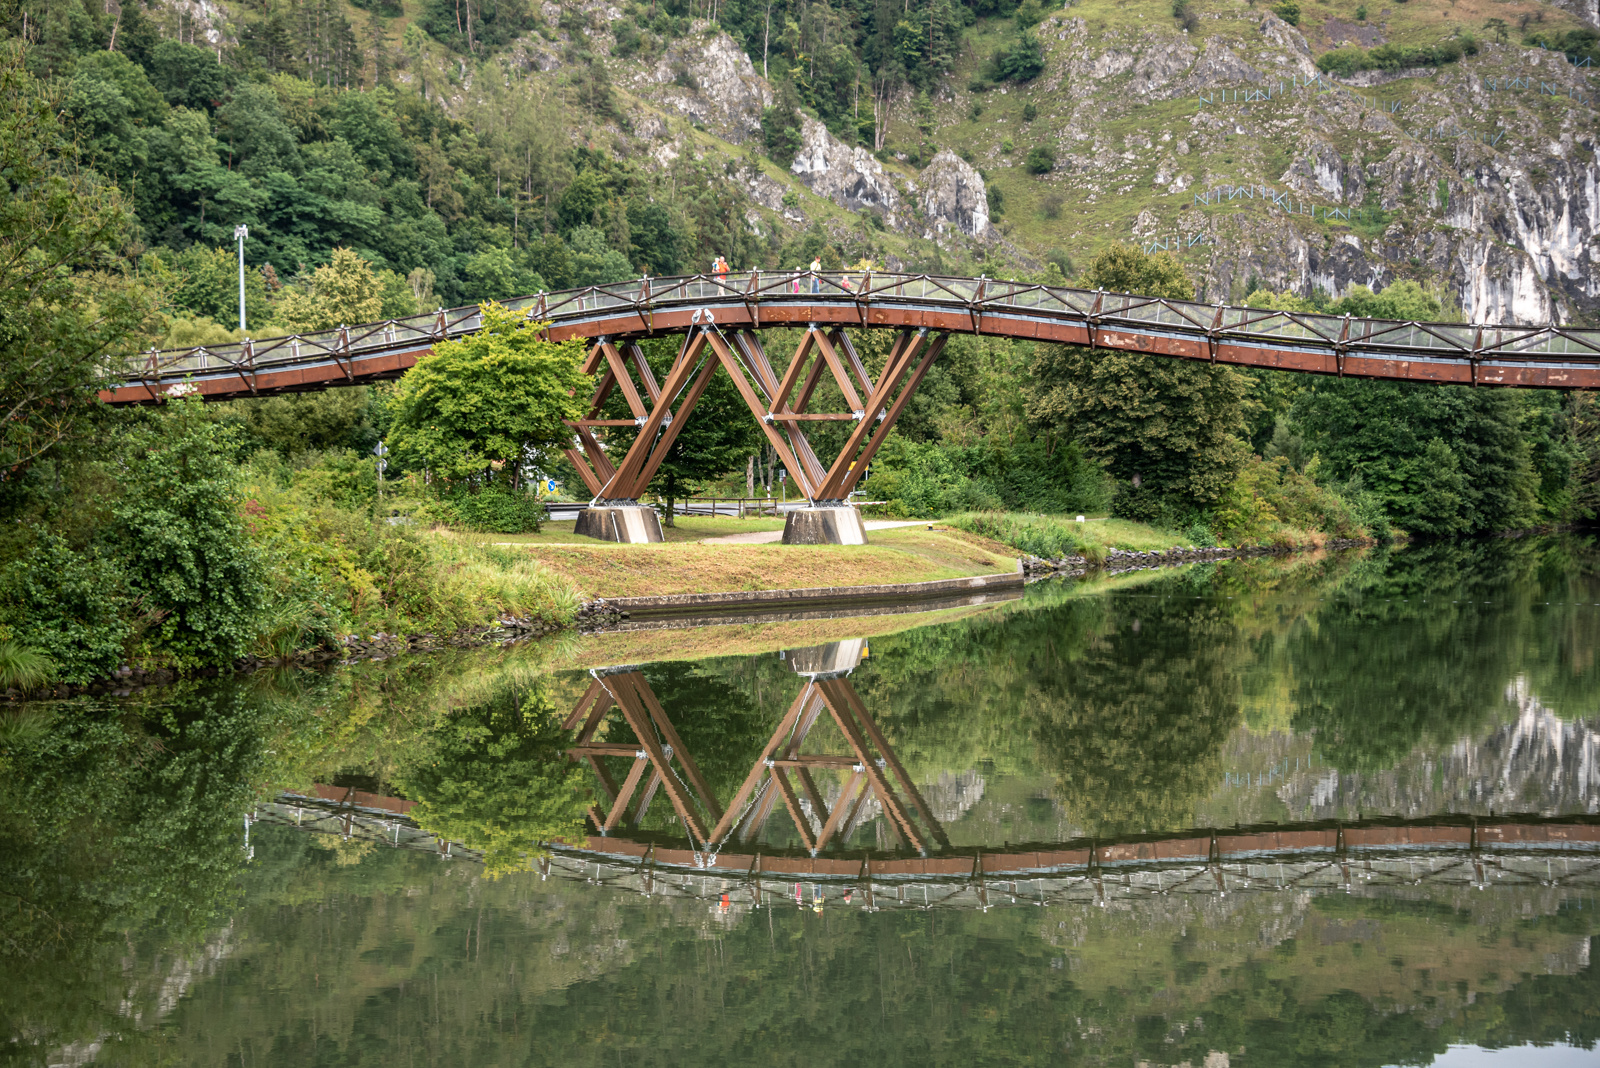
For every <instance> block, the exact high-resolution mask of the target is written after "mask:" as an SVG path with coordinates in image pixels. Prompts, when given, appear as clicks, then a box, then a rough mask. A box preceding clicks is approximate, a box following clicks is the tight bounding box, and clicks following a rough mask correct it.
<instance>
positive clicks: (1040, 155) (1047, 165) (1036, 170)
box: [1026, 145, 1056, 174]
mask: <svg viewBox="0 0 1600 1068" xmlns="http://www.w3.org/2000/svg"><path fill="white" fill-rule="evenodd" d="M1026 164H1027V168H1028V173H1029V174H1049V173H1050V171H1051V170H1053V169H1054V168H1055V165H1056V150H1055V149H1054V148H1051V147H1050V146H1049V145H1034V146H1033V147H1032V148H1030V149H1028V158H1027V160H1026Z"/></svg>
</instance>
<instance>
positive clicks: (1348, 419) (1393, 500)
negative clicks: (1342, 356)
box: [1289, 378, 1539, 535]
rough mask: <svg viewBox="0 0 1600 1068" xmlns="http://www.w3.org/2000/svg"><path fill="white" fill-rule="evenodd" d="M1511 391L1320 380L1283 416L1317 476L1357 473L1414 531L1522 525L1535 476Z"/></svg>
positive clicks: (1532, 506) (1533, 507) (1534, 505)
mask: <svg viewBox="0 0 1600 1068" xmlns="http://www.w3.org/2000/svg"><path fill="white" fill-rule="evenodd" d="M1521 408H1522V402H1521V401H1520V400H1519V398H1517V397H1516V396H1514V395H1513V394H1512V392H1511V391H1510V390H1490V389H1471V388H1470V387H1462V386H1428V385H1414V384H1411V383H1404V382H1375V381H1369V380H1363V379H1355V378H1342V379H1341V378H1326V379H1317V380H1316V381H1314V382H1312V383H1311V384H1309V385H1307V386H1305V387H1304V388H1303V389H1302V390H1301V391H1300V393H1299V394H1298V395H1297V396H1296V397H1295V399H1294V403H1293V406H1292V407H1291V408H1290V410H1289V420H1290V422H1291V423H1292V424H1293V426H1294V427H1295V429H1296V430H1298V431H1299V432H1300V433H1301V434H1303V435H1304V437H1305V443H1306V448H1307V449H1309V450H1312V451H1314V452H1315V453H1316V454H1317V455H1318V456H1319V457H1320V458H1321V477H1324V478H1331V479H1333V480H1336V481H1342V482H1348V481H1351V480H1353V479H1359V480H1360V482H1361V484H1362V485H1363V486H1364V487H1365V488H1366V489H1367V490H1368V491H1370V492H1372V493H1375V494H1377V495H1378V497H1379V499H1380V500H1381V501H1382V503H1383V508H1384V511H1385V512H1386V513H1387V514H1388V516H1389V518H1390V519H1391V520H1392V521H1393V522H1394V523H1395V525H1396V526H1399V527H1400V528H1402V529H1403V530H1407V531H1410V532H1412V533H1414V534H1431V535H1452V534H1461V533H1466V532H1469V531H1489V530H1501V529H1507V528H1511V527H1516V526H1522V525H1526V524H1527V523H1529V522H1531V521H1533V519H1534V518H1535V517H1536V516H1537V513H1538V501H1537V497H1536V493H1537V490H1538V485H1539V479H1538V476H1537V475H1536V473H1535V472H1534V469H1533V464H1532V458H1531V456H1530V452H1529V448H1528V442H1527V440H1526V438H1525V436H1524V435H1523V432H1522V426H1521V423H1522V411H1521Z"/></svg>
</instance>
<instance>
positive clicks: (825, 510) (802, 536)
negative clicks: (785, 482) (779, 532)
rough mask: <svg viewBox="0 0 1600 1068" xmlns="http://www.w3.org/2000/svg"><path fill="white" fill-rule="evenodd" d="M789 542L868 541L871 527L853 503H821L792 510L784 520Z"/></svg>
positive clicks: (788, 543) (786, 536)
mask: <svg viewBox="0 0 1600 1068" xmlns="http://www.w3.org/2000/svg"><path fill="white" fill-rule="evenodd" d="M783 543H784V544H785V545H865V544H866V543H867V528H866V525H865V524H864V523H862V522H861V513H860V512H858V511H857V510H856V508H855V505H851V504H833V505H818V506H814V507H811V508H799V509H796V510H795V511H793V512H790V513H789V515H788V517H787V518H786V519H784V521H783Z"/></svg>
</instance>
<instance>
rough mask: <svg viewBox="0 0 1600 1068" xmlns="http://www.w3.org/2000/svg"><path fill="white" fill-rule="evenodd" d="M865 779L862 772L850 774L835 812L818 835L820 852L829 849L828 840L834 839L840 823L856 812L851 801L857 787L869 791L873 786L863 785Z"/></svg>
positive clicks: (835, 804) (836, 803)
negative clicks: (834, 833)
mask: <svg viewBox="0 0 1600 1068" xmlns="http://www.w3.org/2000/svg"><path fill="white" fill-rule="evenodd" d="M863 778H864V775H863V773H862V772H859V771H852V772H851V773H850V778H849V780H848V781H846V782H845V784H844V790H843V791H841V792H840V794H839V800H838V801H837V802H835V803H834V806H833V811H832V812H830V813H828V822H827V823H824V824H823V825H822V830H821V831H820V832H819V833H818V834H817V851H818V852H821V851H822V850H824V849H827V848H828V839H830V838H832V837H833V832H834V831H837V830H838V829H839V826H840V821H842V820H843V819H844V818H845V816H846V815H847V814H848V813H851V812H854V811H855V808H854V806H852V805H851V804H850V800H851V795H852V794H854V793H855V792H856V787H857V786H864V787H866V788H867V789H870V788H871V786H872V784H871V783H870V782H869V783H862V781H861V780H862V779H863Z"/></svg>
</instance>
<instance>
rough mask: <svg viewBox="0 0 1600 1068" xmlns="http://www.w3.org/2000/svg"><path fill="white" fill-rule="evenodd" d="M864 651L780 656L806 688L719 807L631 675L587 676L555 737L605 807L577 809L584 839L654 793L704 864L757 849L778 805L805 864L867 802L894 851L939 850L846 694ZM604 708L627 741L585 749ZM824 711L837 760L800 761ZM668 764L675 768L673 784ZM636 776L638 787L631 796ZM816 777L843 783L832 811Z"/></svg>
mask: <svg viewBox="0 0 1600 1068" xmlns="http://www.w3.org/2000/svg"><path fill="white" fill-rule="evenodd" d="M865 645H866V643H865V642H864V641H863V640H862V639H860V638H857V639H854V640H851V641H845V642H834V643H833V644H831V645H824V646H816V647H812V648H807V649H797V650H793V651H792V652H790V653H789V654H788V662H789V665H790V667H792V668H793V669H794V670H795V672H796V673H797V674H799V675H801V676H802V677H804V678H805V679H806V682H805V683H804V685H803V686H802V687H801V689H800V694H799V696H797V697H796V698H795V699H794V701H793V702H792V703H791V704H790V705H789V709H788V711H787V712H785V713H784V716H783V719H782V720H780V721H779V723H778V726H777V728H776V729H775V730H774V731H773V732H772V736H771V737H770V738H769V739H768V740H767V744H766V745H765V746H764V747H763V748H762V750H761V754H760V755H759V756H758V757H757V758H756V761H755V764H754V765H753V766H752V767H751V769H750V773H749V774H748V775H747V776H745V779H744V782H743V783H742V784H741V785H740V787H739V789H738V791H737V792H736V793H735V794H734V796H733V799H732V801H731V802H729V804H728V805H727V807H726V808H724V807H723V806H721V805H720V804H718V802H717V799H716V798H715V796H714V795H713V792H712V790H711V788H710V787H709V785H708V784H707V783H706V781H705V778H704V776H702V775H701V774H700V769H699V768H698V767H697V766H696V765H695V761H694V758H693V756H691V755H690V753H689V751H688V749H687V748H685V747H684V745H683V742H682V740H681V739H680V738H679V737H678V733H677V731H676V730H675V729H674V727H673V725H672V722H671V720H670V719H668V717H667V714H666V712H665V711H664V710H663V709H662V707H661V704H660V702H659V701H657V700H656V696H655V693H654V692H653V691H652V690H651V688H650V683H649V681H648V680H647V679H646V678H645V676H644V673H643V672H642V671H641V670H639V669H638V668H611V669H606V670H603V671H595V672H593V673H592V674H593V676H594V681H593V682H591V683H590V684H589V688H588V690H587V691H586V692H585V693H584V695H583V697H582V698H581V699H580V700H579V701H578V706H577V707H576V708H575V709H574V710H573V712H572V714H571V715H570V716H569V717H568V718H567V721H566V728H567V729H568V730H576V731H577V732H578V734H577V739H576V741H577V744H576V746H575V747H574V748H573V749H572V750H571V755H572V758H573V759H574V760H579V759H581V760H585V761H587V762H588V763H589V764H590V766H591V767H593V768H594V772H595V776H596V778H597V779H598V780H599V783H600V787H601V789H602V790H603V791H604V792H605V795H606V802H605V806H606V807H602V806H601V805H598V804H597V805H594V806H591V808H590V810H589V818H590V820H591V822H592V823H593V824H594V829H595V830H596V831H597V832H599V833H600V834H601V835H602V836H609V835H610V834H611V832H612V831H614V830H616V829H617V828H618V827H620V826H623V825H624V824H626V823H631V824H632V825H634V826H638V825H640V824H642V823H643V822H644V821H645V817H646V816H647V814H648V812H649V809H650V804H651V801H652V800H653V799H654V798H655V795H656V792H657V790H658V789H664V790H665V792H666V794H667V797H668V799H669V801H670V802H671V805H672V808H673V811H674V813H675V814H676V816H677V818H678V820H679V821H680V822H681V823H682V824H683V826H684V828H685V830H686V831H687V832H688V835H689V840H690V845H691V846H694V847H696V848H700V849H704V850H705V851H706V852H707V853H708V854H712V855H714V854H716V853H717V852H718V850H720V849H721V848H722V847H723V846H724V845H726V844H727V843H728V842H730V841H732V840H734V839H737V840H738V841H739V842H741V843H748V842H751V841H755V840H758V839H759V838H760V837H761V833H762V831H763V829H764V828H765V827H766V825H767V822H768V820H769V819H770V817H771V815H772V812H773V809H774V807H775V804H776V801H777V799H778V798H780V797H781V798H782V799H783V804H784V808H785V809H786V810H787V811H788V813H789V817H790V819H791V820H793V822H794V827H795V830H796V831H797V832H798V834H799V836H800V841H801V843H802V845H803V846H804V847H805V849H806V850H807V851H808V852H809V853H810V854H811V855H812V856H816V855H817V854H819V853H821V852H822V851H823V850H826V849H827V848H828V847H829V846H830V845H835V846H838V845H842V844H843V843H845V842H848V841H849V839H850V837H851V835H852V834H853V833H854V832H855V830H856V828H857V827H858V826H859V825H860V824H861V823H862V821H863V819H864V817H865V816H866V814H867V812H868V811H869V803H870V802H872V801H876V802H877V805H878V807H879V808H881V810H882V812H883V814H884V816H885V817H886V821H885V822H886V823H887V825H888V828H889V832H890V834H891V835H893V837H894V838H895V839H896V841H898V842H899V843H900V844H901V845H902V846H909V847H910V848H912V849H914V850H916V852H917V853H919V854H921V855H923V856H926V855H927V854H928V850H929V845H930V842H929V839H930V837H931V839H932V840H933V842H934V843H936V844H937V845H939V846H943V847H946V848H948V847H949V844H950V842H949V839H947V838H946V837H945V834H944V829H943V828H942V827H940V826H939V822H938V820H936V819H935V818H934V816H933V811H932V809H931V808H929V806H928V803H927V801H926V800H924V799H923V796H922V794H921V792H920V791H918V790H917V787H916V784H915V783H914V782H912V780H911V776H910V775H908V774H907V773H906V769H905V768H904V767H903V766H902V765H901V763H900V761H899V759H898V758H897V757H896V756H895V754H894V750H893V749H891V748H890V746H889V742H888V740H887V739H886V738H885V737H884V735H883V732H882V731H881V730H880V729H879V728H878V725H877V723H876V722H875V721H874V720H873V718H872V716H871V715H869V714H868V713H867V710H866V707H865V706H864V705H862V703H861V698H860V696H859V695H857V693H856V692H855V688H854V687H853V686H852V685H851V684H850V679H849V673H850V672H851V671H853V670H854V669H855V668H856V666H857V665H859V664H860V662H861V656H862V653H863V651H864V650H865ZM612 708H617V709H620V710H621V712H622V716H623V719H624V720H625V721H626V723H627V726H628V728H629V729H630V730H631V731H632V732H633V736H634V739H635V740H634V741H632V742H618V741H606V742H596V741H595V740H594V736H595V734H596V732H597V731H599V729H600V728H601V726H602V725H603V724H604V723H605V719H606V716H607V714H608V712H609V711H610V710H611V709H612ZM824 711H826V712H827V713H828V715H829V716H830V717H831V719H832V721H833V723H834V725H835V726H836V727H837V728H838V733H839V735H840V737H841V738H842V739H843V742H844V747H845V748H846V749H848V752H847V753H844V754H833V755H830V754H816V753H802V752H801V751H800V750H801V748H802V747H803V745H804V743H805V742H806V740H807V738H808V736H809V735H810V733H811V730H812V728H813V727H814V726H815V725H816V724H817V722H818V720H819V719H820V718H821V716H822V713H823V712H824ZM619 760H622V761H626V762H627V764H628V771H627V773H626V775H625V777H624V778H623V780H622V782H621V783H620V784H619V783H618V782H617V780H616V778H615V777H614V776H613V774H612V771H611V769H610V768H609V767H608V766H607V765H608V764H614V763H616V762H617V761H619ZM674 761H676V762H677V764H678V766H679V767H681V768H682V769H683V770H682V774H681V775H680V774H679V772H678V771H677V770H676V769H675V768H674V767H673V762H674ZM647 766H648V772H649V779H648V780H647V783H646V785H645V787H644V789H643V792H639V784H640V782H641V781H646V780H645V779H644V776H645V773H646V770H647ZM828 772H836V773H839V774H841V775H842V776H843V777H844V783H843V786H842V788H841V789H840V791H839V793H838V797H837V799H836V800H835V801H834V802H833V804H832V805H829V803H828V802H827V800H826V799H825V797H824V793H823V791H822V790H820V789H819V788H818V786H817V776H818V775H819V774H825V773H828ZM791 776H792V778H791ZM685 779H686V780H687V781H685ZM797 784H798V786H799V789H798V790H797V789H796V785H797ZM691 789H692V794H693V796H691ZM636 795H637V800H635V798H636ZM696 799H698V801H699V805H698V806H696V804H695V800H696Z"/></svg>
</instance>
